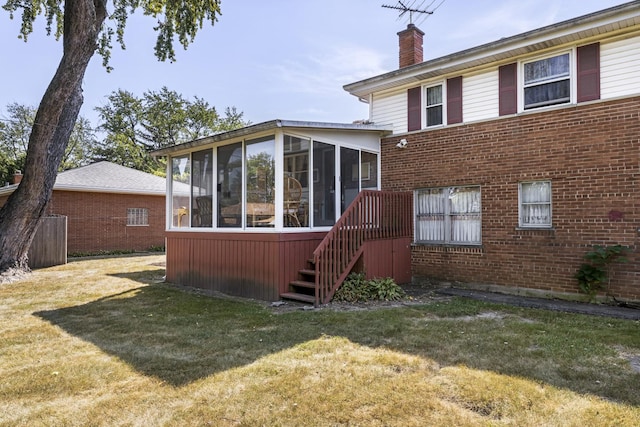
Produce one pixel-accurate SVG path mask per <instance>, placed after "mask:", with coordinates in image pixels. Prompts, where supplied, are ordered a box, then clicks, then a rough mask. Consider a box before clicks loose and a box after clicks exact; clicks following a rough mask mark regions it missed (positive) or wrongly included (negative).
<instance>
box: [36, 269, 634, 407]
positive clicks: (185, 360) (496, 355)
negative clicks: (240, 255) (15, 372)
mask: <svg viewBox="0 0 640 427" xmlns="http://www.w3.org/2000/svg"><path fill="white" fill-rule="evenodd" d="M155 274H157V271H155V270H154V271H152V272H148V271H147V272H141V273H128V274H123V275H119V276H120V277H127V278H130V279H133V280H138V281H140V282H141V283H150V282H153V279H150V278H151V277H153V276H154V275H155ZM488 311H499V312H501V313H503V314H504V316H502V317H500V316H498V317H481V316H479V317H478V318H477V319H475V320H473V321H469V320H464V321H461V320H459V318H460V317H461V316H473V315H475V314H478V313H486V312H488ZM35 314H36V315H37V316H39V317H41V318H42V319H45V320H46V321H48V322H50V323H52V324H54V325H57V326H59V327H61V328H63V329H64V330H65V331H67V332H68V333H70V334H73V335H75V336H78V337H80V338H82V339H83V340H85V341H87V342H91V343H93V344H95V345H96V346H98V347H99V348H101V349H102V350H103V351H105V352H107V353H109V354H112V355H114V356H116V357H118V358H119V359H120V360H122V361H124V362H126V363H128V364H129V365H131V366H132V367H133V368H135V369H136V370H137V371H138V372H141V373H142V374H144V375H147V376H150V377H155V378H157V379H159V380H161V381H163V382H165V383H168V384H171V385H173V386H183V385H186V384H189V383H191V382H193V381H197V380H200V379H203V378H206V377H208V376H210V375H212V374H215V373H218V372H222V371H225V370H228V369H232V368H235V367H240V366H244V365H247V364H250V363H252V362H254V361H256V360H258V359H260V358H262V357H264V356H268V355H270V354H273V353H277V352H279V351H282V350H284V349H287V348H290V347H292V346H295V345H296V344H299V343H303V342H306V341H309V340H313V339H317V338H318V337H320V336H322V335H331V336H342V337H345V338H347V339H349V340H351V341H352V342H355V343H358V344H361V345H365V346H369V347H374V348H375V347H384V348H389V349H392V350H396V351H398V352H403V353H407V354H414V355H418V356H421V357H425V358H428V359H431V360H434V361H436V362H438V363H439V364H440V365H441V366H448V365H466V366H469V367H471V368H474V369H480V370H486V371H493V372H498V373H501V374H505V375H513V376H519V377H526V378H529V379H531V380H533V381H536V382H539V383H547V384H551V385H554V386H557V387H561V388H568V389H571V390H573V391H575V392H578V393H591V394H594V395H599V396H602V397H604V398H607V399H613V400H616V401H619V402H625V403H628V404H631V405H640V396H639V395H638V394H637V390H638V388H639V387H640V374H638V373H633V372H630V371H629V370H628V368H627V367H625V366H623V364H622V363H617V362H622V360H620V359H616V358H615V356H614V355H610V354H608V353H607V349H608V348H610V347H611V346H613V345H615V343H617V341H615V339H616V338H615V337H614V338H612V340H614V341H613V342H612V343H607V342H606V341H607V338H606V337H607V336H611V335H612V330H613V329H612V328H614V329H615V328H619V329H620V330H619V331H617V332H618V333H620V334H622V335H621V336H623V337H630V338H628V339H629V340H631V341H630V342H631V343H632V344H633V345H634V346H635V348H636V350H637V349H640V343H638V338H637V335H638V334H637V325H635V324H634V323H633V322H628V321H627V322H626V323H625V321H613V320H612V321H611V323H608V324H602V320H601V319H591V318H589V317H588V316H575V315H560V314H557V313H547V312H543V311H540V310H528V309H516V308H510V307H506V306H501V305H491V304H487V303H483V302H477V301H470V300H456V299H454V300H453V301H452V302H451V303H439V304H438V305H435V304H434V305H433V306H428V305H425V306H412V307H405V308H394V309H388V310H365V311H342V312H339V311H332V310H319V311H313V312H303V311H291V312H286V313H280V314H278V313H275V312H274V311H272V310H270V309H269V308H265V307H264V306H263V305H261V304H258V303H254V302H250V301H236V300H229V299H221V298H212V297H207V296H202V295H198V294H192V293H187V292H183V291H181V290H178V289H175V288H172V287H170V286H167V285H164V284H155V285H151V286H143V287H139V288H136V289H132V290H129V291H127V292H123V293H120V294H115V295H111V296H108V297H105V298H102V299H99V300H96V301H92V302H90V303H87V304H84V305H79V306H75V307H67V308H61V309H58V310H51V311H42V312H38V313H35ZM455 316H457V317H455ZM524 317H526V321H523V320H522V319H523V318H524ZM575 319H579V320H578V323H577V324H575V322H576V321H575ZM572 322H573V323H572ZM611 325H613V327H612V326H611ZM634 334H635V335H634ZM596 358H605V359H606V358H609V360H611V363H608V364H606V365H603V364H602V363H601V362H595V361H594V360H595V359H596ZM598 363H600V364H598Z"/></svg>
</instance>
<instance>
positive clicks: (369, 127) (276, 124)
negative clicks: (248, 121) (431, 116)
mask: <svg viewBox="0 0 640 427" xmlns="http://www.w3.org/2000/svg"><path fill="white" fill-rule="evenodd" d="M277 128H297V129H323V130H347V131H361V132H378V133H380V134H381V135H382V136H385V135H387V134H390V133H391V132H392V131H393V128H392V127H391V126H390V125H375V124H364V123H328V122H308V121H297V120H280V119H278V120H271V121H268V122H263V123H258V124H255V125H250V126H246V127H243V128H241V129H236V130H232V131H229V132H223V133H219V134H215V135H211V136H207V137H205V138H200V139H195V140H193V141H189V142H185V143H183V144H178V145H173V146H171V147H166V148H162V149H160V150H155V151H152V152H151V153H150V154H151V155H152V156H154V157H162V156H167V155H171V154H174V153H178V152H185V151H190V150H191V149H193V148H197V147H201V146H204V145H210V144H215V143H217V142H222V141H228V140H232V139H237V138H242V137H245V136H248V135H254V134H257V133H260V132H265V131H269V130H272V129H277Z"/></svg>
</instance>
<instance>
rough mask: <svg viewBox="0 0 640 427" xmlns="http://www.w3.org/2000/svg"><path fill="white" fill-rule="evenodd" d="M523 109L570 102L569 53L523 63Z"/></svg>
mask: <svg viewBox="0 0 640 427" xmlns="http://www.w3.org/2000/svg"><path fill="white" fill-rule="evenodd" d="M523 67H524V109H525V110H528V109H531V108H538V107H545V106H548V105H555V104H564V103H569V102H571V57H570V55H569V53H563V54H561V55H557V56H552V57H550V58H544V59H539V60H536V61H531V62H525V63H524V65H523Z"/></svg>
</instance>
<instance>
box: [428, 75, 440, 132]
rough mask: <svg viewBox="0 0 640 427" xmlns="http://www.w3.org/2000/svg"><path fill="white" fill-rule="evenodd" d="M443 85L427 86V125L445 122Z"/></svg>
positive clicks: (437, 124) (438, 124)
mask: <svg viewBox="0 0 640 427" xmlns="http://www.w3.org/2000/svg"><path fill="white" fill-rule="evenodd" d="M442 89H443V88H442V85H441V84H439V85H436V86H428V87H426V88H425V95H426V96H425V100H426V101H425V109H426V127H431V126H440V125H442V124H443V123H444V108H443V105H444V104H443V90H442Z"/></svg>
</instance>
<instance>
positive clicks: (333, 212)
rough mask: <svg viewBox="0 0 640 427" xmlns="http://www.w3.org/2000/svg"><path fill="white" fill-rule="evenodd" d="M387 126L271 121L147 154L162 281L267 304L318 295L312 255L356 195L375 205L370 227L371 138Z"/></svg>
mask: <svg viewBox="0 0 640 427" xmlns="http://www.w3.org/2000/svg"><path fill="white" fill-rule="evenodd" d="M389 132H390V129H388V128H386V127H384V126H376V125H370V124H336V123H310V122H300V121H283V120H274V121H270V122H265V123H260V124H257V125H252V126H248V127H245V128H242V129H238V130H234V131H230V132H226V133H222V134H217V135H213V136H210V137H206V138H202V139H198V140H195V141H191V142H188V143H185V144H181V145H176V146H172V147H169V148H165V149H162V150H158V151H156V152H154V153H153V154H154V155H155V156H165V157H166V158H167V186H168V187H167V232H166V235H167V239H166V248H167V281H169V282H173V283H178V284H181V285H186V286H191V287H198V288H203V289H206V290H209V291H219V292H223V293H227V294H232V295H240V296H246V297H252V298H259V299H264V300H270V301H273V300H277V299H280V298H281V297H287V296H293V297H294V298H296V296H297V295H306V297H305V296H303V297H299V298H297V299H302V300H305V301H308V302H314V303H316V304H317V303H319V302H322V301H320V299H319V296H323V298H321V299H322V300H323V301H324V300H326V298H327V295H317V294H318V292H319V291H317V290H316V287H317V286H316V285H317V283H316V282H317V279H318V278H317V277H314V276H315V269H316V268H315V267H317V266H315V265H314V261H313V258H314V252H315V250H316V249H317V248H318V246H319V245H320V244H321V242H322V241H323V240H324V239H325V238H326V237H327V235H328V233H329V232H330V231H331V230H332V229H334V228H336V225H337V224H339V223H340V222H341V218H342V217H343V214H345V212H347V211H348V210H349V207H350V206H351V205H352V204H353V202H354V201H355V200H356V199H362V198H363V197H364V196H363V195H362V194H361V193H364V194H370V195H371V197H368V199H367V201H366V202H364V203H365V204H367V205H368V206H369V208H368V209H367V210H371V209H374V210H375V211H376V212H377V213H376V214H375V218H373V217H371V218H369V220H368V221H367V223H368V225H367V227H368V229H369V233H370V234H371V230H372V229H375V228H378V225H379V222H380V215H381V212H382V200H381V199H380V197H379V195H380V194H381V193H380V192H379V191H378V190H379V189H380V173H379V172H380V139H381V137H382V136H384V135H386V134H388V133H389ZM396 196H397V195H396ZM369 199H370V200H369ZM374 199H375V200H374ZM358 203H359V204H362V203H363V202H362V201H359V202H358ZM352 210H353V208H352ZM356 210H357V211H358V212H357V214H358V216H362V215H363V214H364V213H365V210H364V209H363V208H360V209H356ZM367 215H369V216H371V215H373V214H372V213H371V212H369V213H368V214H367ZM360 219H362V218H360ZM374 223H375V224H376V225H375V226H374ZM338 228H343V229H350V230H353V229H354V228H357V225H355V224H352V225H350V226H349V227H348V228H345V227H343V226H342V225H340V226H338ZM409 228H410V227H409ZM342 239H343V240H344V237H343V238H342ZM350 245H352V243H349V244H346V245H343V244H341V246H350ZM359 246H363V244H362V243H361V244H360V245H359ZM334 249H335V248H334ZM336 250H338V249H335V250H334V252H335V251H336ZM344 250H345V249H342V248H341V249H339V251H341V252H343V251H344ZM361 252H362V250H361ZM361 255H362V253H360V254H359V255H358V256H357V258H358V259H356V260H349V261H348V262H347V264H352V265H351V267H353V265H355V263H356V262H357V261H358V260H360V262H361V263H362V262H363V261H362V259H361V258H362V256H361ZM333 256H336V254H335V253H334V254H333ZM352 258H353V257H352ZM339 262H340V263H344V262H345V261H344V260H339ZM344 267H346V265H345V266H344ZM330 268H331V269H333V268H334V267H330ZM312 271H313V273H314V274H312ZM305 275H307V276H308V277H304V276H305ZM387 275H388V274H387ZM332 280H333V279H332ZM297 282H299V283H298V284H299V286H297V285H296V283H297ZM292 283H293V284H292ZM312 284H313V286H312ZM296 286H297V288H296ZM326 292H332V291H331V290H329V291H324V292H320V294H323V293H326Z"/></svg>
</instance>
